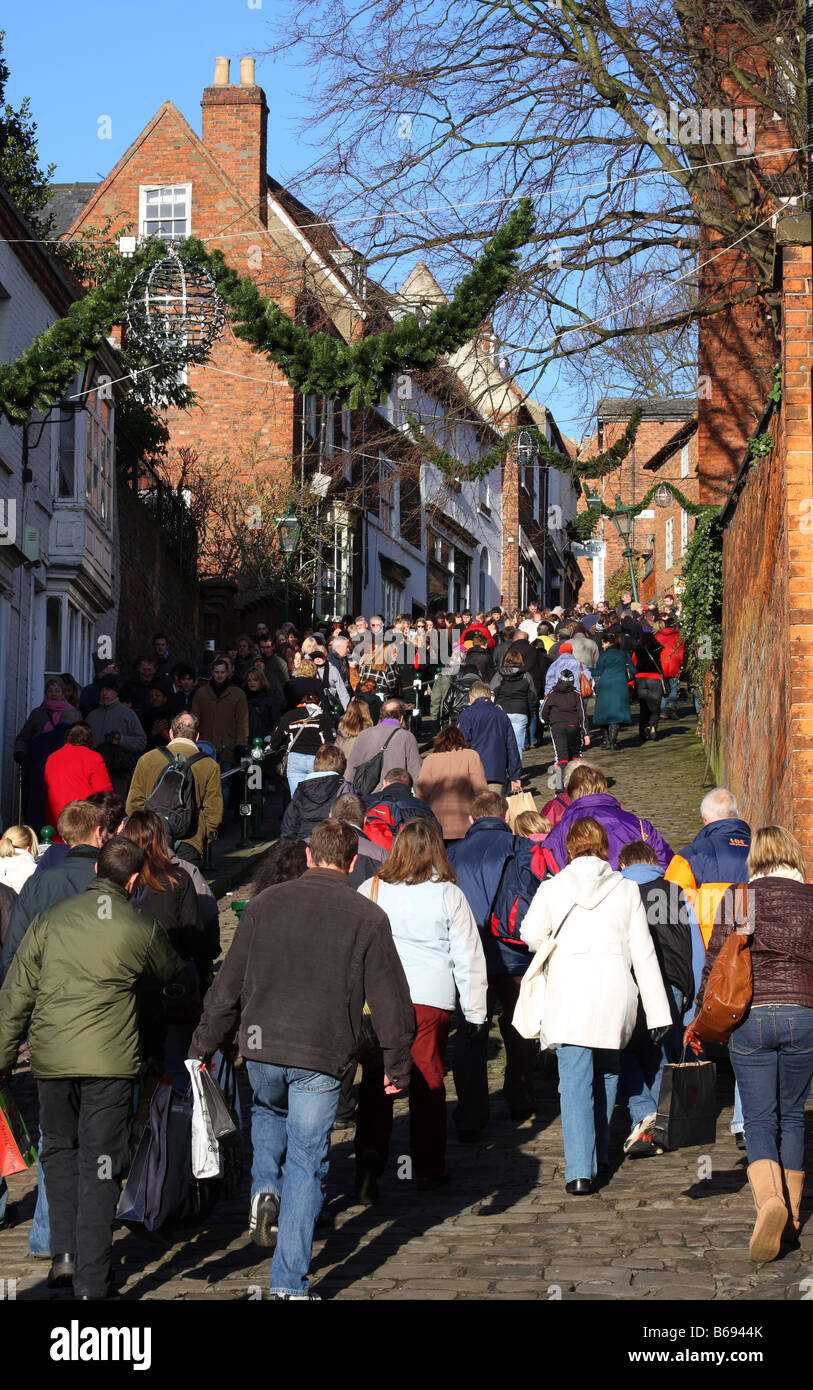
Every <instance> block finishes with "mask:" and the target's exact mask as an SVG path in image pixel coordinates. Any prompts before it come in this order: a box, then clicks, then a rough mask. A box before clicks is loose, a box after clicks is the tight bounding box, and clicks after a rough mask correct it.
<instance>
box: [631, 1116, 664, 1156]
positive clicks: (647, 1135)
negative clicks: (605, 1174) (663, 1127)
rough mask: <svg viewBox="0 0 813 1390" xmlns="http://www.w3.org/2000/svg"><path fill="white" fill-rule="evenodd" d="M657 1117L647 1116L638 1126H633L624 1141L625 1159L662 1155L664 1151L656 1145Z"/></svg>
mask: <svg viewBox="0 0 813 1390" xmlns="http://www.w3.org/2000/svg"><path fill="white" fill-rule="evenodd" d="M656 1118H657V1117H656V1116H655V1115H647V1116H646V1117H645V1118H644V1119H643V1120H639V1121H638V1124H637V1125H633V1127H632V1129H631V1130H630V1133H629V1134H628V1135H627V1138H626V1139H625V1140H624V1157H625V1158H651V1157H652V1156H653V1155H655V1154H662V1153H663V1149H660V1148H658V1145H657V1144H656V1143H655V1134H654V1127H655V1120H656Z"/></svg>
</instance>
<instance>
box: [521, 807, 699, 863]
mask: <svg viewBox="0 0 813 1390" xmlns="http://www.w3.org/2000/svg"><path fill="white" fill-rule="evenodd" d="M582 816H593V817H594V819H595V820H597V821H600V822H601V824H602V825H603V826H604V829H605V830H606V831H607V838H608V840H609V842H610V863H611V865H612V866H613V868H617V866H618V855H619V853H620V851H621V850H622V849H623V847H624V845H627V844H629V842H630V840H646V841H647V843H648V844H650V845H651V846H652V848H653V849H654V851H655V853H656V854H657V856H658V866H659V868H660V871H661V873H664V872H665V870H666V866H667V865H668V864H669V862H670V860H671V859H672V850H671V848H670V846H669V845H668V844H667V843H666V841H665V840H664V838H663V836H662V835H661V834H660V833H659V831H657V830H656V829H655V827H654V825H653V824H652V822H651V821H648V820H642V819H641V817H640V816H635V815H633V814H632V812H631V811H625V810H624V808H623V806H622V805H621V804H620V802H618V801H616V799H615V797H614V796H610V794H609V792H598V793H596V794H595V795H594V796H580V797H577V798H576V800H575V801H572V802H571V803H570V805H569V806H568V808H567V810H566V811H565V813H564V815H563V816H562V819H561V820H560V821H559V824H558V825H557V826H556V827H555V828H554V829H553V830H552V831H551V833H550V835H549V836H548V838H547V840H546V841H545V846H546V848H547V849H550V850H552V851H553V854H554V857H555V859H556V862H557V864H559V865H560V866H561V867H562V868H564V866H565V864H566V863H567V851H566V849H565V836H566V835H567V832H568V830H569V829H570V827H571V825H572V824H573V822H574V820H580V819H581V818H582Z"/></svg>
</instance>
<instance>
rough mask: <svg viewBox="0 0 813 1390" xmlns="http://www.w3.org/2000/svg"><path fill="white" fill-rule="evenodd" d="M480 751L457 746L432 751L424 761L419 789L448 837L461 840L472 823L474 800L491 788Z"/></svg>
mask: <svg viewBox="0 0 813 1390" xmlns="http://www.w3.org/2000/svg"><path fill="white" fill-rule="evenodd" d="M487 790H488V788H487V786H486V775H485V772H484V771H483V764H482V762H481V761H480V755H479V753H475V752H474V750H473V749H471V748H457V749H455V750H454V751H453V752H450V753H430V754H429V755H428V756H427V757H426V758H425V759H424V763H423V767H422V768H421V775H420V777H419V778H418V783H417V786H416V787H415V793H416V795H417V796H419V797H420V798H421V800H422V801H425V802H426V804H427V806H429V807H431V809H432V811H433V812H434V814H435V816H436V817H437V819H438V820H439V821H440V828H441V830H442V832H443V838H444V839H445V840H459V839H460V838H461V836H462V835H465V833H466V831H467V829H468V825H469V812H470V810H471V803H472V802H473V801H474V799H475V797H477V796H479V795H480V794H481V792H484V791H487Z"/></svg>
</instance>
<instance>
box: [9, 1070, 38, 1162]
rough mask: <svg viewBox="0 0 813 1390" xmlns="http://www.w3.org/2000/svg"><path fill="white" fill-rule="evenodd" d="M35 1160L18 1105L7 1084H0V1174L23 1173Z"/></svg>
mask: <svg viewBox="0 0 813 1390" xmlns="http://www.w3.org/2000/svg"><path fill="white" fill-rule="evenodd" d="M36 1161H37V1146H36V1144H32V1143H31V1139H30V1136H29V1133H28V1130H27V1129H26V1127H25V1121H24V1119H23V1117H22V1115H21V1114H20V1110H19V1106H18V1105H17V1102H16V1100H15V1099H14V1097H13V1096H12V1094H11V1092H10V1090H9V1089H8V1087H7V1086H0V1175H1V1176H2V1177H4V1178H8V1177H10V1176H11V1174H12V1173H24V1172H25V1170H26V1168H30V1167H31V1165H32V1163H36Z"/></svg>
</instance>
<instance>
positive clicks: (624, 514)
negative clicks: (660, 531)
mask: <svg viewBox="0 0 813 1390" xmlns="http://www.w3.org/2000/svg"><path fill="white" fill-rule="evenodd" d="M634 514H635V506H634V504H633V506H631V507H625V506H623V504H622V502H621V498H620V497H619V495H618V493H616V495H615V507H614V508H613V513H612V519H613V521H614V522H615V529H616V531H617V532H618V534H619V536H620V537H621V539H622V541H623V542H624V557H625V559H626V561H627V564H628V566H629V572H630V587H631V589H632V597H633V599H634V601H635V602H636V603H637V602H638V585H637V583H636V580H635V569H634V568H633V564H632V555H633V550H632V544H631V541H632V527H633V517H634Z"/></svg>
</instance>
